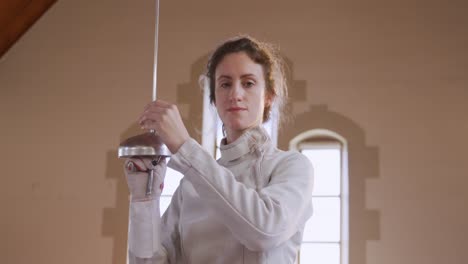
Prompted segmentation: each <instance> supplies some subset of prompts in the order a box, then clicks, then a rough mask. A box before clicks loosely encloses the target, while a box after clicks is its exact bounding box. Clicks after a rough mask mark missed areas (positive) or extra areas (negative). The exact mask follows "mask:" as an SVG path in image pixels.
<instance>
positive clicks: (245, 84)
mask: <svg viewBox="0 0 468 264" xmlns="http://www.w3.org/2000/svg"><path fill="white" fill-rule="evenodd" d="M254 85H255V83H254V82H252V81H249V82H245V83H244V86H245V87H247V88H250V87H252V86H254Z"/></svg>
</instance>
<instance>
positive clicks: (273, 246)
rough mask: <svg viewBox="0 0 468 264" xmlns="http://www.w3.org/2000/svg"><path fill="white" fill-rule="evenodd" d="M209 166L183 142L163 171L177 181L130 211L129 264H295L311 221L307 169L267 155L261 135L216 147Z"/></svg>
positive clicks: (296, 159)
mask: <svg viewBox="0 0 468 264" xmlns="http://www.w3.org/2000/svg"><path fill="white" fill-rule="evenodd" d="M220 148H221V154H222V157H221V158H220V159H219V160H218V161H215V160H214V159H213V157H211V155H210V154H209V153H208V152H206V151H205V150H204V149H203V148H202V147H201V146H200V145H199V144H198V143H197V142H196V141H195V140H193V139H189V140H187V141H186V142H185V143H184V144H183V145H182V146H181V147H180V149H179V150H178V152H177V153H176V154H175V155H173V156H172V157H171V160H170V161H169V163H168V166H169V167H170V168H172V169H175V170H177V171H179V172H181V173H182V174H183V175H184V178H183V179H182V180H181V182H180V185H179V187H178V189H177V190H176V192H175V193H174V196H173V197H172V201H171V204H170V206H169V208H168V209H167V211H166V212H165V213H164V215H163V216H162V218H160V217H159V200H154V201H148V202H133V203H131V204H130V221H129V252H128V253H129V254H128V257H129V263H130V264H139V263H158V264H159V263H193V264H198V263H200V264H210V263H223V264H224V263H228V264H237V263H239V264H240V263H249V264H250V263H255V264H257V263H262V264H263V263H268V264H272V263H274V264H276V263H278V264H279V263H281V264H288V263H294V261H295V259H296V256H297V252H298V250H299V248H300V244H301V241H302V233H303V230H304V225H305V222H306V221H307V219H308V218H309V217H310V216H311V215H312V200H311V198H312V185H313V168H312V165H311V163H310V162H309V160H308V159H307V158H306V157H305V156H303V155H302V154H300V153H298V152H292V151H287V152H284V151H281V150H278V149H276V148H275V147H273V145H272V143H271V141H270V139H269V137H268V134H267V133H266V131H265V130H264V129H263V128H262V127H256V128H253V129H250V130H249V131H247V132H245V133H244V134H243V135H242V136H241V137H240V138H238V139H237V140H236V141H234V142H233V143H231V144H228V145H226V144H222V145H221V147H220Z"/></svg>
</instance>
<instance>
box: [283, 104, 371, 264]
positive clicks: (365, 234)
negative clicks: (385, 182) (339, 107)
mask: <svg viewBox="0 0 468 264" xmlns="http://www.w3.org/2000/svg"><path fill="white" fill-rule="evenodd" d="M303 98H305V97H303ZM292 122H293V124H288V126H287V127H283V129H282V130H280V135H279V137H278V138H279V142H278V146H279V148H281V149H287V148H288V147H289V141H290V140H291V139H292V138H294V137H295V136H297V135H298V134H300V133H302V132H305V131H308V130H312V129H319V128H322V129H328V130H331V131H334V132H336V133H338V134H339V135H341V136H343V137H344V138H345V139H346V140H347V142H348V176H349V263H350V264H365V263H366V242H367V241H368V240H379V239H380V228H379V223H380V214H379V212H377V211H376V210H367V209H366V204H365V201H366V199H365V198H366V197H365V194H366V190H365V183H366V179H371V178H376V177H378V150H377V148H376V147H369V146H366V144H365V143H366V142H365V135H364V131H363V130H362V129H361V128H360V127H359V126H358V125H357V124H356V123H354V122H353V121H352V120H350V119H349V118H347V117H345V116H344V115H341V114H338V113H335V112H331V111H329V110H328V109H327V107H326V106H323V105H313V106H310V108H309V111H307V112H305V113H302V114H299V115H297V116H295V117H294V121H292Z"/></svg>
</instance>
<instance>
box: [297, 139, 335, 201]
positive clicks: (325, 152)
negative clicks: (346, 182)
mask: <svg viewBox="0 0 468 264" xmlns="http://www.w3.org/2000/svg"><path fill="white" fill-rule="evenodd" d="M301 152H302V154H304V155H305V156H306V157H308V158H309V159H310V161H311V162H312V165H313V166H314V191H313V194H314V195H340V186H341V169H340V168H341V157H340V154H341V151H340V149H339V148H337V149H304V150H302V151H301Z"/></svg>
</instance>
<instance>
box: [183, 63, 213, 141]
mask: <svg viewBox="0 0 468 264" xmlns="http://www.w3.org/2000/svg"><path fill="white" fill-rule="evenodd" d="M208 58H209V55H208V54H206V55H204V56H202V57H200V58H198V59H197V60H196V61H195V62H194V63H192V66H191V67H190V81H189V82H188V83H182V84H179V85H177V105H178V106H179V107H180V108H185V109H186V112H185V113H186V114H185V115H184V114H183V113H181V114H182V118H183V121H184V124H185V127H186V128H187V130H188V132H189V134H190V136H191V137H192V138H193V139H195V140H196V141H197V142H201V134H202V124H203V90H202V88H201V87H200V85H199V82H198V79H199V78H200V75H201V74H204V73H205V69H206V62H207V61H208Z"/></svg>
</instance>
